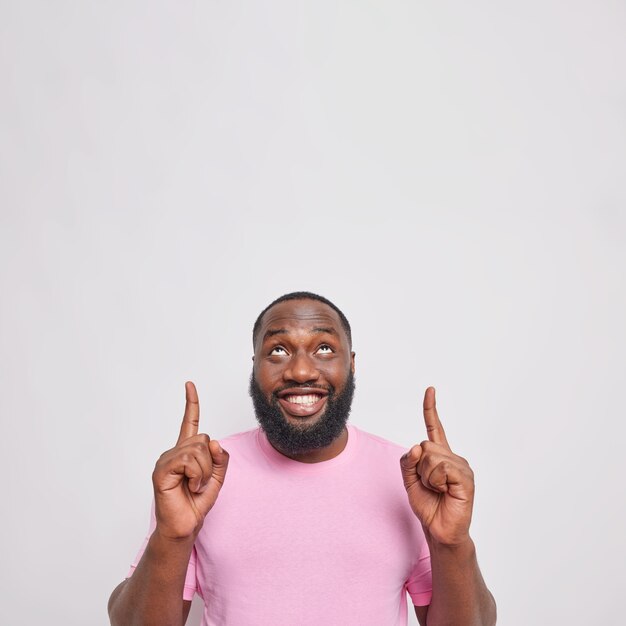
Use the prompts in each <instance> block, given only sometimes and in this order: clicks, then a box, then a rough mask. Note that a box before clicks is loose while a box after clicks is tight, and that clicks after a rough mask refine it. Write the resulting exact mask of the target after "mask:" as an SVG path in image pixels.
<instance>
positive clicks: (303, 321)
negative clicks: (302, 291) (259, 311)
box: [258, 300, 347, 341]
mask: <svg viewBox="0 0 626 626" xmlns="http://www.w3.org/2000/svg"><path fill="white" fill-rule="evenodd" d="M317 327H327V328H332V329H334V330H335V331H336V332H337V334H338V335H339V336H340V337H343V338H345V339H346V340H347V338H346V336H345V331H344V329H343V326H342V324H341V320H340V319H339V315H337V312H336V311H335V310H334V309H332V308H331V307H329V306H328V305H327V304H324V303H323V302H318V301H317V300H286V301H284V302H279V303H278V304H275V305H274V306H273V307H272V308H271V309H269V310H268V311H266V312H265V314H264V315H263V319H262V320H261V327H260V329H259V335H258V340H259V341H263V337H264V336H265V334H266V333H267V332H268V331H269V330H279V329H285V330H287V331H292V332H294V331H307V330H309V331H310V330H312V329H313V328H317Z"/></svg>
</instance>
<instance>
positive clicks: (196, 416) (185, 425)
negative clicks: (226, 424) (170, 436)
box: [176, 381, 200, 445]
mask: <svg viewBox="0 0 626 626" xmlns="http://www.w3.org/2000/svg"><path fill="white" fill-rule="evenodd" d="M199 423H200V403H199V402H198V392H197V391H196V386H195V385H194V384H193V383H192V382H191V381H188V382H186V383H185V414H184V415H183V422H182V424H181V425H180V435H179V436H178V441H177V442H176V445H178V444H179V443H181V442H183V441H184V440H185V439H189V437H193V436H194V435H197V434H198V424H199Z"/></svg>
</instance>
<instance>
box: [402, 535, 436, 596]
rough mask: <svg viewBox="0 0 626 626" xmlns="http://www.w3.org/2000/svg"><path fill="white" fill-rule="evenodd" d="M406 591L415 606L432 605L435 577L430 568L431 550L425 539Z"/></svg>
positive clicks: (407, 582)
mask: <svg viewBox="0 0 626 626" xmlns="http://www.w3.org/2000/svg"><path fill="white" fill-rule="evenodd" d="M406 590H407V591H408V592H409V595H410V596H411V600H412V601H413V604H414V605H415V606H426V605H427V604H430V600H431V598H432V595H433V577H432V571H431V568H430V550H429V549H428V543H426V539H424V543H423V544H422V549H421V551H420V554H419V555H418V558H417V561H416V563H415V566H414V567H413V571H412V572H411V575H410V576H409V579H408V580H407V581H406Z"/></svg>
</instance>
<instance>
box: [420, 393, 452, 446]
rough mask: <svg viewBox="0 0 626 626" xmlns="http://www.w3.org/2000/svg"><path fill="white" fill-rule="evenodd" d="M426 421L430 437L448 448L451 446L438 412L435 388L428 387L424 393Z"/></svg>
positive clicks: (434, 441)
mask: <svg viewBox="0 0 626 626" xmlns="http://www.w3.org/2000/svg"><path fill="white" fill-rule="evenodd" d="M424 423H425V424H426V432H427V433H428V439H429V440H430V441H432V442H433V443H440V444H442V445H444V446H445V447H446V448H448V450H449V449H450V446H449V444H448V440H447V439H446V433H445V431H444V429H443V426H442V425H441V420H440V419H439V415H438V413H437V403H436V401H435V388H434V387H428V389H426V393H425V394H424Z"/></svg>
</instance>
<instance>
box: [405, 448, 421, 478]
mask: <svg viewBox="0 0 626 626" xmlns="http://www.w3.org/2000/svg"><path fill="white" fill-rule="evenodd" d="M421 458H422V446H420V445H419V444H416V445H414V446H413V447H412V448H411V449H410V450H409V451H408V452H406V453H405V454H403V455H402V456H401V457H400V469H401V471H402V477H403V478H404V484H405V486H406V487H408V486H409V485H411V484H413V483H414V482H416V481H418V480H419V476H418V475H417V464H418V463H419V460H420V459H421Z"/></svg>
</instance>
